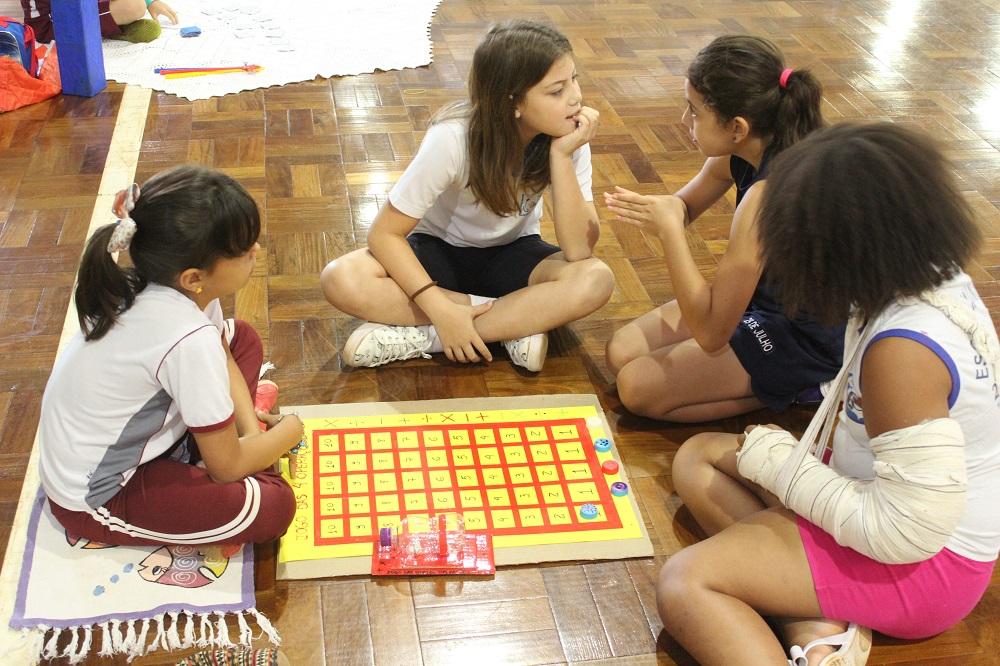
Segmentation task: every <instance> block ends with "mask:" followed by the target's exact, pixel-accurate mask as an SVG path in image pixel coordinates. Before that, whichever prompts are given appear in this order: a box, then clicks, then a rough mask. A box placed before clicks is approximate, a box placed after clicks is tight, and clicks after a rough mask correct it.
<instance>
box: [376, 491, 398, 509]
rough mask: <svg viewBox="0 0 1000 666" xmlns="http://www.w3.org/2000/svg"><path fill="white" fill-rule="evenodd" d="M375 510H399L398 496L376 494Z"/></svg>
mask: <svg viewBox="0 0 1000 666" xmlns="http://www.w3.org/2000/svg"><path fill="white" fill-rule="evenodd" d="M375 511H376V512H378V513H397V512H399V498H398V497H396V496H395V495H376V496H375Z"/></svg>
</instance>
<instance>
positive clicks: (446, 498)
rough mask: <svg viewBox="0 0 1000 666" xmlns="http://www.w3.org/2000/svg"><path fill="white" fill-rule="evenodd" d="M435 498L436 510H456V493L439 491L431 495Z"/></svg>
mask: <svg viewBox="0 0 1000 666" xmlns="http://www.w3.org/2000/svg"><path fill="white" fill-rule="evenodd" d="M431 495H432V496H433V498H434V508H435V509H454V508H455V493H453V492H451V491H438V492H435V493H431Z"/></svg>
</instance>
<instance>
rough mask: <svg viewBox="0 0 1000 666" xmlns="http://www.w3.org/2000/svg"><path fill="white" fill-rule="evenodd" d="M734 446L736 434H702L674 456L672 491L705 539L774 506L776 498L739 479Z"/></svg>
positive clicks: (690, 440) (685, 444)
mask: <svg viewBox="0 0 1000 666" xmlns="http://www.w3.org/2000/svg"><path fill="white" fill-rule="evenodd" d="M737 447H738V440H737V436H736V435H733V434H730V433H725V432H703V433H700V434H697V435H695V436H694V437H691V438H690V439H688V440H687V441H686V442H684V444H683V445H681V448H680V449H679V450H678V451H677V454H676V455H675V456H674V463H673V467H672V469H671V478H672V479H673V483H674V489H675V490H676V491H677V494H678V495H679V496H680V498H681V501H683V502H684V506H686V507H687V509H688V511H690V512H691V515H692V516H694V519H695V520H696V521H697V522H698V525H699V526H700V527H701V529H702V530H703V531H704V532H705V535H706V536H712V535H714V534H718V533H719V532H721V531H722V530H724V529H726V528H727V527H729V526H730V525H732V524H733V523H735V522H736V521H738V520H740V519H742V518H745V517H747V516H749V515H752V514H754V513H757V512H758V511H763V510H764V509H766V508H767V507H768V506H775V505H776V504H777V498H775V497H774V496H773V495H771V494H770V493H768V492H767V491H765V490H764V489H763V488H760V487H759V486H754V485H753V484H751V483H750V482H749V481H747V480H746V479H744V478H743V477H742V476H740V474H739V472H738V471H737V470H736V449H737Z"/></svg>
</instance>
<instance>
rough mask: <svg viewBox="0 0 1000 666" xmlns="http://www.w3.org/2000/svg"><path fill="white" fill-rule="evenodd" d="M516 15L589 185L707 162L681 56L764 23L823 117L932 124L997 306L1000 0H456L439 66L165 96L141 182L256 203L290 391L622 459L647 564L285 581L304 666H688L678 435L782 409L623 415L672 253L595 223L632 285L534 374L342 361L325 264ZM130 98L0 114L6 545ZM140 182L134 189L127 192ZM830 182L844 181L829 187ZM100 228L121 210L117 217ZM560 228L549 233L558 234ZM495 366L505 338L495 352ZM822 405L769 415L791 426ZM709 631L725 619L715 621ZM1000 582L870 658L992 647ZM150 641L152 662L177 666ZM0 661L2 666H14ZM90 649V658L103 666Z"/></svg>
mask: <svg viewBox="0 0 1000 666" xmlns="http://www.w3.org/2000/svg"><path fill="white" fill-rule="evenodd" d="M508 17H530V18H533V19H539V20H544V21H549V22H551V23H553V24H555V25H556V26H558V27H559V28H560V29H561V30H562V31H564V32H565V33H566V34H567V35H568V36H569V37H570V38H571V40H572V42H573V46H574V48H575V52H576V58H577V64H578V68H579V71H580V74H581V83H582V87H583V90H584V96H585V99H586V101H587V103H588V104H590V105H592V106H594V107H596V108H598V109H599V110H600V111H601V114H602V118H601V121H602V123H601V130H600V135H599V137H598V138H597V139H596V141H595V142H594V144H593V151H594V167H595V169H594V187H595V191H597V192H598V193H599V192H601V191H602V190H604V189H606V188H608V187H611V186H612V185H614V184H620V185H624V186H626V187H629V188H632V189H636V190H639V191H641V192H649V193H660V192H667V191H673V190H675V189H677V188H678V187H680V186H681V185H682V184H683V183H684V182H686V181H687V180H688V179H689V178H690V177H691V176H692V175H693V174H694V173H695V172H696V170H697V168H698V167H699V166H700V164H701V161H702V158H701V156H700V154H699V153H698V151H697V150H696V148H695V147H693V146H692V145H691V143H690V141H689V140H688V138H687V133H686V131H685V130H684V129H683V128H682V126H681V125H680V115H681V110H682V104H683V97H682V86H683V74H684V70H685V67H686V64H687V62H688V61H689V60H690V58H691V57H692V56H693V55H694V53H695V52H696V51H697V50H698V48H699V47H701V46H702V45H704V44H706V43H707V42H708V41H709V40H710V39H711V38H712V37H714V36H715V35H718V34H722V33H726V32H750V33H756V34H761V35H764V36H766V37H768V38H770V39H772V40H774V41H775V42H777V43H778V44H779V45H780V46H781V47H782V49H783V50H784V51H785V54H786V55H787V57H788V60H789V62H790V64H791V66H794V67H809V68H811V69H812V70H813V72H815V73H816V74H817V75H818V76H819V78H820V79H821V80H822V82H823V84H824V86H825V91H826V94H825V101H824V111H825V114H826V117H827V119H828V120H829V121H833V122H836V121H840V120H844V119H859V118H864V119H887V120H892V121H894V122H898V123H902V124H906V125H909V126H913V127H918V128H921V129H923V130H925V131H927V132H929V133H931V134H932V135H934V136H935V137H937V138H938V139H940V140H941V141H942V142H943V143H944V144H945V145H946V146H947V148H948V152H949V154H950V155H951V157H952V158H953V159H954V160H955V162H956V165H957V167H958V170H959V173H960V177H961V181H962V186H963V189H964V191H965V193H966V195H967V196H968V198H969V200H970V201H971V202H972V205H973V206H974V208H975V210H976V212H977V214H978V221H979V224H980V225H981V226H982V229H983V231H984V232H985V234H986V237H987V242H986V244H985V246H984V248H983V251H982V253H981V255H980V256H979V258H978V259H977V261H976V262H975V263H974V264H973V265H972V266H970V267H969V271H970V273H971V275H972V276H973V278H974V279H975V281H976V284H977V286H978V287H979V289H980V292H981V293H982V295H983V296H984V297H985V298H986V300H987V302H988V304H989V306H990V308H991V311H992V312H993V313H994V319H995V320H1000V212H998V210H997V207H998V205H1000V66H998V64H997V63H998V62H1000V37H998V35H1000V7H998V5H997V3H995V2H994V3H990V2H983V1H979V0H940V1H930V0H926V1H924V2H921V1H919V0H911V1H905V0H899V1H896V2H890V1H887V0H847V1H844V2H819V1H813V0H788V1H781V0H770V1H758V2H734V1H716V0H691V1H689V2H683V3H681V2H672V1H660V0H601V1H599V2H590V1H586V0H574V1H573V2H569V1H566V0H552V1H547V2H546V1H542V0H520V1H515V0H511V1H510V2H504V1H503V0H490V1H479V0H445V1H444V2H443V4H442V5H441V7H440V10H439V12H438V13H437V16H436V18H435V19H434V22H433V26H432V36H433V41H434V64H433V65H432V66H430V67H425V68H420V69H414V70H405V71H398V72H387V73H379V74H374V75H368V76H355V77H345V78H337V79H330V80H316V81H312V82H308V83H302V84H297V85H288V86H283V87H280V88H273V89H268V90H258V91H253V92H245V93H242V94H239V95H229V96H227V97H224V98H218V99H212V100H207V101H199V102H193V103H191V102H187V101H185V100H181V99H177V98H173V97H170V96H167V95H163V94H154V95H153V99H152V102H151V107H150V109H149V116H148V120H147V122H146V126H145V131H144V135H143V140H142V151H141V154H140V156H139V165H138V174H137V178H136V180H137V181H138V182H142V181H143V180H144V179H145V178H147V177H148V176H150V175H152V174H153V173H155V172H156V171H158V170H160V169H163V168H165V167H169V166H172V165H175V164H179V163H183V162H198V163H202V164H206V165H210V166H213V167H216V168H219V169H222V170H224V171H226V172H227V173H230V174H231V175H233V176H234V177H236V178H237V179H238V180H239V181H240V182H241V183H243V184H244V185H245V186H246V187H247V188H248V189H249V190H250V192H251V193H252V194H253V195H254V196H255V198H256V199H257V201H258V203H259V204H260V207H261V210H262V212H263V215H264V220H265V223H264V233H263V236H262V238H261V243H262V245H263V246H264V247H265V249H266V252H263V253H261V255H260V261H259V265H258V266H257V270H256V272H255V274H254V276H253V278H252V280H251V283H250V284H249V285H248V286H247V288H245V289H244V290H243V291H241V292H240V294H239V295H238V296H237V297H236V298H235V303H229V304H228V305H229V307H230V308H235V311H236V312H237V313H238V315H239V316H240V317H241V318H243V319H246V320H248V321H250V322H251V323H252V324H253V325H254V326H255V327H256V328H257V330H258V331H260V333H261V335H262V336H263V337H264V339H265V342H266V344H267V348H268V356H269V358H270V359H271V360H272V361H273V362H274V363H275V364H276V365H277V366H278V370H277V371H276V372H275V373H274V378H275V379H276V380H277V381H278V383H279V384H280V385H281V388H282V402H283V403H285V404H312V403H326V402H351V401H369V400H414V399H424V398H446V397H467V396H507V395H518V394H531V393H550V392H551V393H564V392H581V393H596V394H597V395H599V396H600V398H601V400H602V402H603V405H604V408H605V410H606V412H607V414H608V419H609V421H610V423H611V424H612V428H613V429H614V431H615V437H616V440H617V442H618V444H619V446H620V448H621V452H622V457H623V459H624V461H625V463H626V465H627V467H628V473H629V476H630V477H631V479H632V481H633V485H634V487H635V489H636V492H637V495H638V498H639V501H640V503H641V506H642V509H643V513H644V515H645V517H646V521H647V525H648V528H649V531H650V534H651V537H652V539H653V542H654V545H655V549H656V556H655V558H653V559H652V560H637V561H613V562H598V563H590V564H556V565H545V566H527V567H519V568H513V569H506V570H503V571H500V572H498V573H497V575H496V578H495V579H494V580H491V581H485V582H484V581H464V582H463V581H454V580H424V579H421V580H416V581H413V582H410V581H406V580H402V581H395V582H389V583H386V582H381V581H380V582H372V581H371V580H369V579H368V578H358V579H351V580H317V581H302V582H292V583H283V582H279V583H277V584H276V586H275V588H274V590H273V592H271V593H269V594H266V595H264V597H263V599H262V604H261V607H262V610H264V611H265V612H266V613H267V614H268V615H269V617H271V618H272V620H273V621H274V622H275V623H276V625H277V626H278V628H279V629H280V631H281V633H282V635H283V637H284V647H283V649H284V650H285V652H286V653H287V655H288V657H289V658H290V660H291V662H292V663H293V664H295V665H296V666H299V665H301V666H311V665H318V664H329V665H333V664H373V663H374V664H400V665H412V664H421V663H422V664H427V665H428V666H429V665H432V664H447V663H456V664H464V663H472V662H475V663H478V664H486V663H502V664H550V663H565V662H588V663H600V664H618V665H624V664H652V663H658V664H659V663H662V664H673V663H677V664H688V663H691V660H690V658H689V657H688V656H687V655H686V654H685V653H684V652H683V650H681V649H680V648H679V647H678V646H677V645H676V644H675V643H673V642H672V641H671V640H669V639H668V638H667V637H666V636H665V635H664V634H663V633H662V631H661V625H660V623H659V620H658V618H657V615H656V611H655V607H654V603H653V583H654V580H655V576H656V573H657V571H658V569H659V567H660V565H661V564H662V563H663V561H664V560H665V559H666V558H667V557H669V556H670V555H671V554H672V553H674V552H676V551H677V550H678V549H679V548H681V547H682V546H684V545H686V544H688V543H691V542H692V540H693V536H692V533H691V531H690V526H691V522H690V518H689V517H687V515H686V513H685V512H684V511H683V510H682V509H681V508H680V503H679V501H678V499H677V496H676V495H675V494H674V493H673V491H672V486H671V480H670V475H669V470H670V464H671V461H672V458H673V455H674V452H675V451H676V450H677V447H678V446H679V444H680V443H681V442H683V441H684V439H685V438H687V437H688V436H690V435H692V434H694V433H696V432H699V431H702V430H705V429H720V428H721V429H725V430H728V431H733V432H736V431H738V430H739V429H741V428H742V426H743V424H745V423H752V422H759V421H762V420H767V421H771V420H775V418H776V417H774V416H772V415H770V414H767V413H759V414H754V415H750V416H747V417H745V418H741V419H731V420H727V421H725V422H721V423H713V424H708V425H699V426H675V425H667V424H661V423H654V422H651V421H646V420H643V419H638V418H635V417H632V416H630V415H628V414H627V413H624V412H623V410H622V409H621V407H620V404H619V402H618V401H617V399H616V397H615V394H614V391H613V387H612V386H611V385H610V384H609V379H610V377H609V374H608V372H607V369H606V367H605V363H604V343H605V341H606V340H607V339H608V337H609V335H610V334H611V332H612V331H613V330H614V329H615V328H616V327H617V326H619V325H620V324H621V323H623V322H624V321H626V320H628V319H630V318H632V317H635V316H637V315H639V314H641V313H643V312H645V311H647V310H648V309H649V308H651V307H652V306H653V305H655V304H659V303H661V302H663V301H664V300H666V299H668V298H670V297H671V286H670V283H669V281H668V279H667V277H666V271H665V268H664V266H663V264H662V260H661V258H660V256H659V255H660V249H659V247H658V246H657V245H656V244H654V243H652V242H650V241H649V240H647V239H645V238H644V237H643V236H642V235H641V234H639V233H638V232H637V231H636V230H635V229H633V228H631V227H626V226H622V225H618V224H615V223H614V222H611V221H610V220H609V218H610V216H609V215H608V214H607V211H606V210H603V209H601V216H602V219H603V220H604V223H603V229H602V232H603V233H602V238H601V241H600V245H599V247H598V249H597V253H598V255H599V256H600V257H601V258H602V259H603V260H604V261H606V262H607V263H608V264H609V265H611V266H612V268H613V269H614V271H615V274H616V276H617V287H616V289H615V293H614V296H613V297H612V300H611V302H610V303H609V304H608V305H607V306H606V307H604V308H603V309H602V310H600V311H599V312H597V313H595V314H594V315H592V316H590V317H588V318H587V319H584V320H583V321H580V322H577V323H575V324H573V325H570V326H567V327H565V328H563V329H560V330H557V331H555V332H553V334H552V337H551V340H552V343H551V346H550V351H549V355H550V357H549V360H548V362H547V364H546V366H545V369H544V371H543V372H541V373H540V374H538V375H537V376H529V375H526V374H523V373H520V372H518V371H516V370H515V369H514V368H513V367H512V366H511V365H510V363H508V362H507V361H506V360H497V361H494V362H493V363H492V364H491V365H489V366H478V365H477V366H472V367H459V366H455V365H450V364H449V363H447V362H446V361H445V360H443V359H442V358H434V359H433V360H430V361H410V362H406V363H404V364H398V365H392V366H390V367H386V368H382V369H378V370H367V369H365V370H354V371H343V370H341V368H340V363H339V358H338V355H337V352H338V349H339V348H340V346H341V344H342V343H343V341H344V339H345V337H346V335H347V334H348V332H349V331H350V330H351V329H352V328H353V326H354V325H355V323H356V322H354V321H352V320H351V319H350V318H348V317H347V316H345V315H343V314H341V313H339V312H337V311H335V310H333V309H332V308H330V307H329V306H328V305H327V304H326V302H325V301H324V300H323V297H322V296H321V294H320V292H319V289H318V274H319V271H320V269H321V268H322V267H323V265H324V264H325V263H326V262H327V261H328V260H329V259H330V258H332V257H335V256H337V255H339V254H341V253H343V252H346V251H348V250H351V249H353V248H355V247H358V246H359V245H361V244H364V242H365V234H366V230H367V228H368V225H369V224H370V223H371V221H372V219H373V217H374V215H375V212H376V211H377V209H378V207H379V206H380V205H381V204H382V203H383V202H384V201H385V198H386V193H387V191H388V190H389V188H390V186H391V184H392V183H393V182H394V180H395V179H396V178H397V177H398V176H399V174H400V173H401V171H402V170H403V169H404V167H405V166H406V165H407V163H408V161H409V159H410V158H411V156H412V155H413V154H414V152H415V149H416V147H417V146H418V145H419V141H420V138H421V136H422V132H423V131H424V130H425V128H426V125H427V120H428V118H429V116H430V115H431V113H432V112H433V111H434V110H435V109H437V108H438V107H439V106H441V105H442V104H444V103H446V102H449V101H451V100H454V99H458V98H460V97H461V96H462V95H463V91H464V79H465V75H466V72H467V70H468V66H469V62H470V58H471V53H472V49H473V47H474V46H475V44H476V42H477V40H478V38H479V36H480V35H481V34H482V32H483V31H484V30H485V28H486V27H487V25H488V24H489V23H490V22H492V21H494V20H500V19H504V18H508ZM121 96H122V88H121V87H120V86H117V85H112V86H110V87H109V88H108V90H107V91H105V92H103V93H102V94H100V95H98V96H97V97H95V98H93V99H80V98H72V97H61V98H56V99H54V100H51V101H49V102H46V103H42V104H39V105H36V106H33V107H30V108H27V109H23V110H20V111H17V112H14V113H10V114H7V115H3V116H0V313H2V316H0V357H2V359H3V362H2V363H0V432H2V443H0V544H6V541H7V534H8V531H9V525H10V521H11V519H12V517H13V515H14V511H15V507H16V502H17V497H18V493H19V491H20V487H21V480H22V477H23V473H24V469H25V466H26V464H27V461H28V456H29V453H30V449H31V445H32V441H33V437H34V433H35V429H36V426H37V421H38V414H39V405H40V400H41V394H42V390H43V388H44V385H45V381H46V378H47V376H48V373H49V370H50V367H51V364H52V361H53V358H54V355H55V350H56V344H57V342H58V338H59V332H60V329H61V326H62V322H63V317H64V314H65V312H66V308H67V305H68V302H69V296H70V287H71V285H72V283H73V277H74V272H75V269H76V263H77V259H78V256H79V253H80V251H81V249H82V243H83V241H84V235H85V233H86V229H87V224H88V222H89V216H90V211H91V208H92V206H93V202H94V199H95V196H96V194H97V190H98V184H99V182H100V177H101V172H102V169H103V165H104V161H105V157H106V155H107V151H108V143H109V140H110V137H111V134H112V131H113V128H114V126H115V120H116V113H117V110H118V106H119V103H120V100H121ZM125 185H126V184H125V183H122V184H121V186H122V187H124V186H125ZM834 195H835V193H831V196H834ZM731 214H732V199H729V200H727V201H726V202H723V203H720V204H719V205H718V206H716V207H715V208H714V209H713V210H712V211H710V214H708V215H706V216H705V217H704V219H701V220H699V221H698V222H697V224H696V225H695V226H694V227H693V230H692V233H691V234H690V236H689V242H690V245H691V247H692V249H693V251H694V253H695V256H696V258H697V260H698V263H699V265H700V266H701V268H702V269H703V270H704V271H705V273H706V274H707V275H709V276H711V274H712V273H713V270H714V267H715V264H716V260H717V258H718V257H719V256H720V255H721V253H722V252H723V251H724V249H725V243H726V240H725V238H726V233H727V229H728V225H729V220H730V216H731ZM109 220H110V215H109ZM549 231H551V229H549ZM501 356H502V352H501ZM809 416H810V414H809V412H808V411H805V410H793V411H792V412H790V413H787V414H784V415H781V416H780V417H777V420H779V421H780V422H781V423H783V424H786V425H788V426H790V427H793V428H801V427H802V426H803V424H804V423H806V422H807V420H808V418H809ZM719 631H720V632H721V631H727V628H726V627H719ZM998 655H1000V578H996V577H995V578H994V584H993V585H992V587H991V588H990V589H989V591H988V592H987V594H986V597H985V598H984V599H983V601H982V602H981V603H980V604H979V606H978V608H977V609H976V610H975V611H974V612H973V614H972V615H971V616H970V617H969V618H968V619H967V620H966V621H964V622H963V623H961V624H960V625H959V626H957V627H955V628H953V629H952V630H950V631H948V632H945V633H944V634H942V635H940V636H937V637H935V638H932V639H930V640H927V641H920V642H915V643H908V642H902V641H896V640H891V639H888V638H885V637H881V636H877V637H876V645H875V648H874V651H873V653H872V658H871V661H870V663H872V664H890V663H892V664H921V665H925V666H931V665H939V664H957V663H961V664H988V663H1000V656H998ZM173 657H174V655H171V656H170V657H168V656H166V655H162V654H155V653H154V654H153V655H151V656H149V657H146V658H144V659H141V660H139V661H138V662H136V663H142V664H167V663H173V661H174V659H173ZM2 661H3V660H2V658H0V662H2ZM101 662H102V660H99V659H97V658H92V659H91V660H90V661H89V662H88V663H101Z"/></svg>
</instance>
